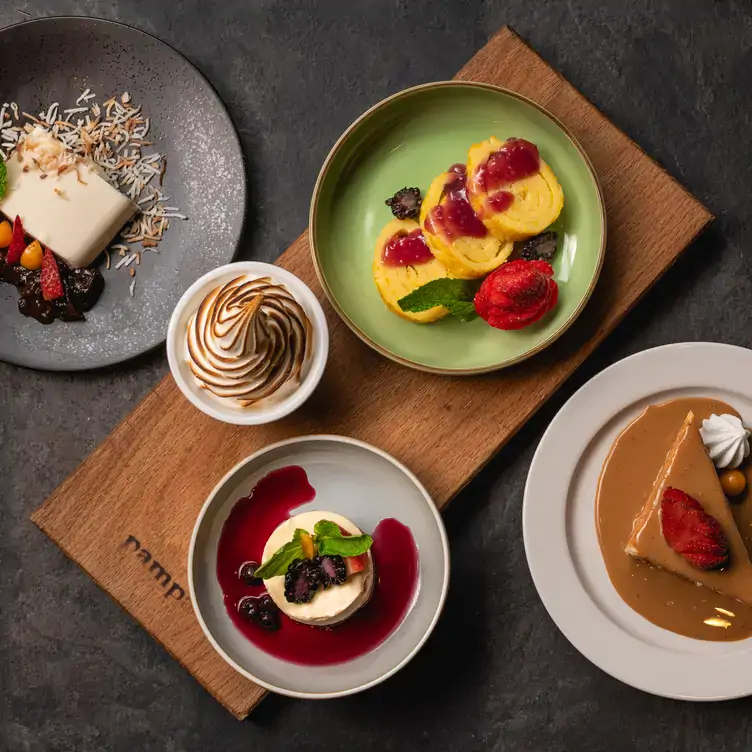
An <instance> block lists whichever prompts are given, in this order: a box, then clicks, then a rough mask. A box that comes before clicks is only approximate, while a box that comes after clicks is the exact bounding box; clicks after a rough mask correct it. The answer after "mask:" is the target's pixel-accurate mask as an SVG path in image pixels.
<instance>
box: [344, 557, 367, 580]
mask: <svg viewBox="0 0 752 752" xmlns="http://www.w3.org/2000/svg"><path fill="white" fill-rule="evenodd" d="M366 564H368V555H367V554H361V555H360V556H346V557H345V568H346V569H347V576H348V577H349V576H350V575H351V574H356V573H357V572H362V571H363V570H364V569H365V568H366Z"/></svg>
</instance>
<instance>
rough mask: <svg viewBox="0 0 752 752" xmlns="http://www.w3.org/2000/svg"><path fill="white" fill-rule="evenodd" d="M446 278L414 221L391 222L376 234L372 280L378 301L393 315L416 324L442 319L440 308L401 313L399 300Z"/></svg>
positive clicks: (443, 310)
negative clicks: (377, 292)
mask: <svg viewBox="0 0 752 752" xmlns="http://www.w3.org/2000/svg"><path fill="white" fill-rule="evenodd" d="M448 276H449V275H448V274H447V270H446V269H445V268H444V266H443V265H442V264H441V262H440V261H438V260H437V259H436V258H434V256H433V254H432V253H431V251H430V250H429V249H428V246H427V245H426V243H425V240H424V236H423V233H422V232H421V229H420V225H419V224H418V223H417V222H416V221H415V220H414V219H393V220H391V221H390V222H388V223H387V224H386V225H385V226H384V229H383V230H382V231H381V232H380V233H379V237H378V238H377V239H376V244H375V246H374V252H373V280H374V282H375V283H376V287H377V289H378V291H379V295H381V299H382V300H383V301H384V303H386V305H387V307H388V308H389V310H390V311H392V312H393V313H396V314H397V315H398V316H402V318H405V319H408V320H409V321H414V322H416V323H418V324H430V323H431V322H432V321H438V320H439V319H441V318H444V316H446V315H447V314H448V313H449V310H448V309H447V308H444V307H443V306H434V307H433V308H429V309H428V310H427V311H420V312H419V313H410V312H407V311H403V310H402V309H401V308H400V307H399V303H398V301H399V300H400V299H402V298H404V297H405V295H408V294H409V293H411V292H413V290H417V289H418V288H419V287H422V286H423V285H425V284H426V283H427V282H431V281H432V280H434V279H440V278H442V277H448Z"/></svg>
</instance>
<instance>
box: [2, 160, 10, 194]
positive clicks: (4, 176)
mask: <svg viewBox="0 0 752 752" xmlns="http://www.w3.org/2000/svg"><path fill="white" fill-rule="evenodd" d="M7 189H8V168H7V167H6V166H5V161H4V160H3V158H2V157H0V198H2V197H3V196H4V195H5V191H6V190H7Z"/></svg>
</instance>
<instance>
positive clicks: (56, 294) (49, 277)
mask: <svg viewBox="0 0 752 752" xmlns="http://www.w3.org/2000/svg"><path fill="white" fill-rule="evenodd" d="M39 283H40V285H41V287H42V297H43V298H44V299H45V300H57V299H58V298H62V297H63V295H64V294H65V290H63V280H62V279H60V269H59V268H58V266H57V261H56V260H55V256H54V255H53V254H52V251H51V250H50V249H49V248H45V249H44V256H43V257H42V277H41V279H40V280H39Z"/></svg>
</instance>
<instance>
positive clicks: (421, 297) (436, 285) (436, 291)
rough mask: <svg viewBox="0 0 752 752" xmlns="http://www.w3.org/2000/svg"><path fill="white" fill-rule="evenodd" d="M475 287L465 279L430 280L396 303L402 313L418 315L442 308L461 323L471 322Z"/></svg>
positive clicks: (473, 315) (473, 312)
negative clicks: (437, 307) (436, 307)
mask: <svg viewBox="0 0 752 752" xmlns="http://www.w3.org/2000/svg"><path fill="white" fill-rule="evenodd" d="M475 289H476V286H475V285H473V284H472V283H471V282H468V280H465V279H450V278H449V277H442V278H441V279H432V280H431V281H430V282H426V284H425V285H421V286H420V287H419V288H418V289H417V290H413V291H412V292H411V293H409V294H408V295H405V297H404V298H400V300H399V301H398V303H399V307H400V308H401V309H402V310H403V311H407V312H410V313H420V312H421V311H427V310H428V309H429V308H433V307H434V306H444V308H448V309H449V312H450V313H451V314H452V315H453V316H456V317H457V318H458V319H460V320H461V321H472V320H473V319H474V318H475V317H476V316H477V314H476V312H475V306H474V305H473V297H474V296H475Z"/></svg>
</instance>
